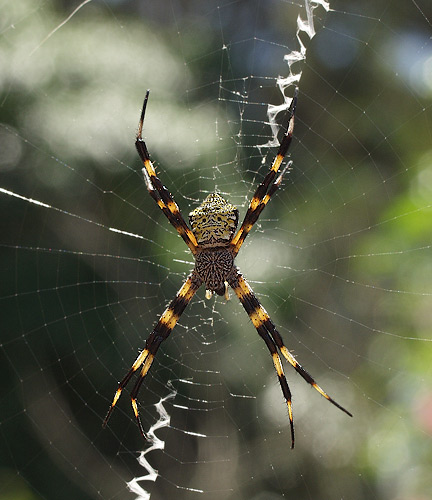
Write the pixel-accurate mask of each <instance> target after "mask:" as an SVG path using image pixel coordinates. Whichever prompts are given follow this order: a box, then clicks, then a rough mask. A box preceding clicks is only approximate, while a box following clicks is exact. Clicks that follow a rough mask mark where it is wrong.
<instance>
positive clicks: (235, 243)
mask: <svg viewBox="0 0 432 500" xmlns="http://www.w3.org/2000/svg"><path fill="white" fill-rule="evenodd" d="M297 96H298V88H296V89H295V92H294V97H293V99H292V102H291V106H290V108H289V113H290V119H289V122H288V127H287V131H286V133H285V135H284V138H283V139H282V142H281V144H280V146H279V150H278V152H277V155H276V158H275V159H274V161H273V164H272V166H271V168H270V171H269V172H268V174H267V175H266V176H265V178H264V180H263V181H262V182H261V184H260V185H259V186H258V187H257V189H256V191H255V193H254V195H253V197H252V200H251V202H250V204H249V208H248V210H247V212H246V215H245V218H244V220H243V223H242V225H241V227H240V229H239V230H238V232H237V234H236V235H235V236H234V238H233V239H232V241H231V246H232V247H233V252H234V255H237V253H238V252H239V250H240V247H241V246H242V244H243V242H244V240H245V239H246V236H247V235H248V233H249V231H250V230H251V229H252V227H253V225H254V224H255V222H256V221H257V220H258V217H259V216H260V214H261V212H262V211H263V210H264V207H265V206H266V205H267V203H268V202H269V200H270V198H271V196H272V195H273V194H274V193H275V192H276V190H277V189H278V187H279V186H280V184H281V182H282V177H283V174H284V173H285V172H286V170H287V169H289V168H290V166H291V165H292V162H290V163H288V165H287V166H286V167H285V168H284V169H283V171H282V173H281V174H280V175H279V176H278V177H277V178H276V175H277V173H278V171H279V168H280V166H281V164H282V161H283V159H284V157H285V155H286V154H287V152H288V148H289V147H290V144H291V140H292V135H293V131H294V117H295V110H296V105H297ZM275 179H276V180H275Z"/></svg>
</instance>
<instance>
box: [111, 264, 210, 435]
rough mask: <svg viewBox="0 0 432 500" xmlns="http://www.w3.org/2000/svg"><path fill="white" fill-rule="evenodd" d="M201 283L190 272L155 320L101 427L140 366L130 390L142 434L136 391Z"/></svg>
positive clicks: (120, 384)
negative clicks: (156, 320) (173, 297)
mask: <svg viewBox="0 0 432 500" xmlns="http://www.w3.org/2000/svg"><path fill="white" fill-rule="evenodd" d="M201 284H202V282H201V280H200V279H199V278H198V277H197V276H196V275H195V273H194V272H192V274H191V275H190V276H189V277H188V278H187V280H186V281H185V282H184V284H183V286H182V287H181V288H180V290H179V291H178V292H177V295H176V297H175V299H174V300H173V301H172V302H171V303H170V305H169V306H168V307H167V308H166V309H165V312H164V313H163V314H162V316H161V317H160V318H159V321H158V322H157V324H156V326H155V327H154V329H153V331H152V332H151V334H150V335H149V337H148V338H147V340H146V344H145V348H144V350H143V351H142V352H141V353H140V354H139V356H138V357H137V359H136V360H135V362H134V364H133V365H132V367H131V369H130V370H129V371H128V372H127V374H126V375H125V376H124V378H123V379H122V380H121V381H120V383H119V385H118V389H117V391H116V393H115V395H114V399H113V402H112V403H111V406H110V409H109V410H108V413H107V415H106V417H105V419H104V421H103V424H102V426H103V427H105V426H106V425H107V422H108V419H109V418H110V416H111V413H112V412H113V410H114V407H115V405H116V403H117V401H118V400H119V398H120V395H121V393H122V391H123V389H124V388H125V387H126V385H127V383H128V382H129V380H130V379H131V378H132V376H133V374H134V373H135V372H136V371H137V370H139V368H141V372H140V374H139V378H138V379H137V381H136V382H135V385H134V387H133V389H132V391H131V402H132V408H133V411H134V414H135V418H136V420H137V423H138V427H139V430H140V432H141V434H142V435H143V436H144V431H143V428H142V425H141V421H140V418H139V412H138V405H137V402H136V400H137V397H138V391H139V389H140V387H141V384H142V383H143V381H144V377H145V376H146V375H147V373H148V371H149V370H150V367H151V365H152V363H153V359H154V357H155V355H156V353H157V350H158V349H159V346H160V345H161V343H162V342H163V341H164V340H166V339H167V338H168V336H169V334H170V333H171V332H172V330H173V329H174V327H175V325H176V323H177V321H178V320H179V318H180V316H181V315H182V313H183V311H184V310H185V308H186V306H187V305H188V304H189V302H190V301H191V299H192V297H193V296H194V295H195V292H196V291H197V290H198V288H199V287H200V286H201Z"/></svg>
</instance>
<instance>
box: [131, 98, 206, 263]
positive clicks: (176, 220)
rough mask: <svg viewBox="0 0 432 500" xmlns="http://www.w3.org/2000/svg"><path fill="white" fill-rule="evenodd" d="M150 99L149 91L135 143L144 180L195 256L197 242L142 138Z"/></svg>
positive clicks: (151, 194) (152, 195)
mask: <svg viewBox="0 0 432 500" xmlns="http://www.w3.org/2000/svg"><path fill="white" fill-rule="evenodd" d="M148 97H149V91H147V93H146V96H145V99H144V104H143V108H142V112H141V118H140V121H139V125H138V133H137V138H136V141H135V146H136V149H137V151H138V154H139V156H140V158H141V161H142V162H143V164H144V168H143V169H142V171H143V174H144V180H145V182H146V186H147V190H148V192H149V193H150V196H151V197H152V198H153V199H154V200H155V202H156V203H157V205H158V206H159V208H160V209H161V210H162V212H163V213H164V214H165V215H166V217H167V218H168V220H169V221H170V223H171V224H172V225H173V226H174V227H175V229H176V230H177V232H178V233H179V234H180V236H181V237H182V238H183V240H184V242H185V243H186V245H187V246H188V247H189V248H190V250H191V252H192V253H193V254H194V255H195V254H196V250H197V245H198V244H197V241H196V238H195V236H194V234H193V233H192V231H191V230H190V228H189V227H188V225H187V224H186V222H185V220H184V218H183V216H182V214H181V212H180V208H179V206H178V205H177V203H176V202H175V201H174V198H173V197H172V194H171V193H170V192H169V191H168V189H167V188H166V187H165V186H164V185H163V184H162V181H161V180H160V179H159V177H158V176H157V175H156V171H155V169H154V167H153V164H152V162H151V161H150V155H149V153H148V150H147V146H146V143H145V142H144V139H143V138H142V129H143V124H144V116H145V111H146V108H147V102H148Z"/></svg>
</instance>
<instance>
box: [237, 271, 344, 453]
mask: <svg viewBox="0 0 432 500" xmlns="http://www.w3.org/2000/svg"><path fill="white" fill-rule="evenodd" d="M229 284H230V286H231V287H232V288H233V289H234V291H235V293H236V295H237V297H238V298H239V300H240V302H241V303H242V305H243V307H244V308H245V310H246V312H247V313H248V315H249V317H250V319H251V321H252V323H253V325H254V326H255V328H256V329H257V331H258V333H259V334H260V336H261V337H263V335H262V332H263V331H265V332H266V333H267V335H268V336H269V337H271V339H272V342H273V343H274V344H275V345H276V346H277V347H278V348H279V350H280V352H281V353H282V355H283V356H284V358H285V359H286V360H287V361H288V363H290V365H291V366H292V367H293V368H294V369H295V370H296V372H297V373H298V374H299V375H300V376H301V377H302V378H303V379H304V380H305V381H306V382H307V383H308V384H310V385H311V386H312V387H313V388H314V389H315V390H317V391H318V392H319V393H320V394H321V396H323V397H324V398H326V399H327V401H330V403H332V404H333V405H334V406H336V407H337V408H339V409H340V410H342V411H343V412H344V413H346V414H347V415H349V416H350V417H352V414H351V413H350V412H349V411H348V410H346V409H345V408H344V407H343V406H341V405H340V404H339V403H337V402H336V401H335V400H334V399H333V398H331V397H330V396H329V395H328V394H327V393H326V392H324V391H323V390H322V389H321V387H320V386H319V385H318V384H317V383H316V382H315V380H314V379H313V378H312V376H311V375H310V374H309V373H308V372H307V371H306V370H305V369H304V368H303V367H302V366H301V365H300V364H299V363H298V362H297V361H296V359H295V358H294V356H293V355H292V354H291V353H290V352H289V350H288V349H287V347H286V346H285V345H284V343H283V340H282V337H281V335H280V334H279V332H278V331H277V330H276V327H275V325H274V323H273V322H272V320H271V319H270V316H269V315H268V313H267V311H266V310H265V309H264V307H263V306H262V305H261V304H260V302H259V300H258V299H257V298H256V296H255V294H254V293H253V290H252V288H251V287H250V286H249V284H248V283H247V282H246V280H245V279H244V278H243V276H242V275H241V274H240V273H239V272H238V273H237V276H236V277H235V278H233V279H231V281H230V283H229ZM263 338H264V337H263ZM266 343H267V341H266ZM272 356H273V353H272ZM274 360H275V357H274V356H273V362H275V361H274ZM279 362H280V361H279ZM275 367H276V370H278V369H277V366H276V363H275ZM281 373H282V376H283V372H281ZM278 376H279V379H281V376H280V375H279V371H278ZM284 378H285V377H284ZM281 385H282V383H281ZM282 391H284V390H283V388H282ZM284 396H285V399H287V397H286V395H285V392H284ZM287 404H288V408H289V413H290V424H291V436H292V439H293V441H292V446H294V431H293V424H292V414H291V401H289V402H288V399H287Z"/></svg>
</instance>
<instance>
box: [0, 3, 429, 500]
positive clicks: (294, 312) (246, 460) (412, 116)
mask: <svg viewBox="0 0 432 500" xmlns="http://www.w3.org/2000/svg"><path fill="white" fill-rule="evenodd" d="M0 6H1V16H0V26H1V38H0V91H1V99H0V102H1V106H0V122H1V123H0V206H1V208H0V210H1V231H0V252H1V258H0V262H1V263H0V290H1V298H0V314H1V315H0V318H1V330H0V356H1V358H0V359H1V360H0V373H1V376H0V384H1V391H0V443H1V446H0V499H2V500H3V499H7V500H37V499H58V498H62V499H65V500H67V499H83V500H87V499H89V500H90V499H95V498H99V499H100V498H103V499H126V498H135V497H136V494H132V493H131V492H130V491H129V489H128V486H127V483H130V481H132V480H133V479H134V478H138V477H140V476H145V475H146V474H147V473H146V471H145V470H144V469H143V468H142V467H141V465H140V464H139V463H138V462H137V460H136V459H137V457H138V456H139V455H140V452H141V450H144V449H146V448H148V446H149V444H148V443H145V442H143V441H142V439H141V437H140V436H139V433H138V430H137V428H136V424H135V421H134V418H133V414H132V410H131V408H130V403H129V399H128V391H125V394H124V395H123V397H122V398H121V400H120V401H119V403H118V405H117V406H118V408H116V411H115V413H114V414H113V416H112V419H111V421H110V423H109V427H108V428H107V429H105V430H102V428H101V422H102V419H103V417H104V415H105V413H106V411H107V409H108V407H109V404H110V402H111V400H112V396H113V394H114V391H115V389H116V384H117V381H118V380H119V379H120V378H121V377H122V376H123V374H124V373H125V372H126V371H127V370H128V368H129V367H130V365H131V363H132V362H133V360H134V359H135V357H136V355H137V353H138V351H139V349H141V348H142V347H143V343H144V339H145V337H146V335H147V334H148V333H149V331H150V329H151V326H152V325H153V324H154V322H155V321H156V319H157V317H158V316H159V315H160V314H161V312H162V311H163V308H164V307H165V305H166V303H167V302H168V301H169V300H170V299H171V298H172V297H173V296H174V294H175V293H176V291H177V290H178V288H179V287H180V285H181V282H182V280H183V279H184V277H185V276H186V274H187V273H188V272H189V270H190V268H191V267H192V265H193V263H192V258H191V256H190V255H189V253H188V252H187V251H186V250H187V249H186V248H185V247H184V245H183V243H182V241H181V240H180V238H178V236H177V235H176V233H175V231H174V230H173V229H172V228H171V227H170V226H169V225H168V223H167V221H166V220H165V218H164V216H163V214H162V213H160V211H159V210H158V208H157V207H156V206H155V204H154V203H153V202H152V200H151V199H150V197H149V196H148V195H147V193H146V190H145V186H144V183H143V179H142V177H141V172H140V168H141V166H140V164H139V160H138V158H137V155H136V152H135V150H134V137H135V133H136V126H137V122H138V118H139V113H140V105H141V103H142V99H143V97H144V94H145V91H146V89H147V88H150V89H151V97H150V102H149V105H148V112H147V116H146V123H145V137H146V141H147V144H148V146H149V149H150V153H151V155H152V157H153V158H154V159H155V160H156V164H157V166H158V171H159V172H160V175H161V177H162V179H163V181H164V182H165V183H166V185H167V186H169V188H170V190H171V191H172V193H173V194H174V196H175V199H176V201H177V202H178V203H179V205H180V206H181V207H182V209H183V213H184V215H187V214H188V212H189V211H190V210H191V209H193V208H195V207H196V206H197V204H198V203H199V201H200V200H202V199H203V198H204V197H205V196H206V194H207V193H209V192H211V191H212V190H214V189H218V190H219V191H220V192H222V193H223V194H224V196H226V197H227V198H228V199H229V201H231V202H232V203H235V204H236V205H237V206H239V207H240V211H241V214H244V212H245V209H246V207H247V200H248V199H249V198H250V196H251V195H252V193H253V191H254V187H255V185H256V184H257V183H258V182H259V181H260V180H261V179H262V178H263V176H264V175H265V172H266V170H267V168H268V162H269V161H271V158H272V155H274V153H275V150H274V149H272V148H266V147H261V148H257V147H256V146H257V145H263V144H265V143H266V142H267V141H268V140H269V139H270V138H271V130H270V127H269V126H268V123H267V114H266V111H267V104H269V103H271V104H280V103H281V102H282V98H281V94H280V92H279V90H278V89H277V86H276V78H277V77H278V76H279V75H282V76H287V75H288V67H287V65H286V62H284V60H283V57H284V55H285V54H287V53H289V52H290V51H293V50H298V49H299V45H298V40H297V39H296V21H297V16H298V15H299V14H300V15H301V16H302V18H303V19H305V18H306V14H305V10H304V5H303V4H302V3H301V2H285V1H280V0H266V1H245V0H238V1H229V2H227V1H225V0H219V1H213V0H212V1H208V2H200V1H192V0H184V1H180V0H178V1H161V2H149V1H138V0H135V1H132V0H130V1H128V0H124V1H121V0H116V1H108V0H105V1H104V2H98V1H89V2H83V3H80V2H71V1H54V0H44V1H39V0H38V1H34V0H33V1H30V0H17V1H14V2H10V1H7V0H4V1H2V2H0ZM314 16H315V23H316V25H315V27H316V29H317V34H316V36H315V37H314V38H313V39H312V41H311V42H310V43H309V42H308V37H307V36H305V34H304V33H303V34H302V35H301V40H302V41H303V42H304V43H305V44H306V45H307V60H306V63H304V64H297V66H295V70H296V71H300V70H301V71H302V77H301V81H300V98H299V106H298V114H297V121H296V129H295V141H294V142H293V145H292V148H291V157H292V159H293V161H294V165H293V170H292V171H291V172H290V173H289V175H287V176H286V178H285V180H284V183H283V189H281V191H280V192H279V193H278V195H277V196H275V198H274V199H273V200H272V202H271V203H270V204H269V206H268V207H267V208H266V212H265V213H263V215H262V217H261V219H260V222H259V224H257V227H256V228H255V229H254V231H253V233H251V235H250V236H249V237H248V239H247V242H246V243H245V245H244V248H243V249H242V252H241V254H240V256H239V258H238V263H239V265H240V267H241V269H242V271H243V272H244V274H245V275H246V277H248V279H249V280H250V282H251V284H252V286H253V288H254V290H255V291H256V292H257V294H258V296H259V297H260V299H261V301H262V302H263V304H264V305H265V307H266V309H267V311H268V312H269V313H270V314H271V316H272V318H273V319H274V321H275V323H276V324H277V325H278V328H279V330H280V332H281V334H282V335H283V336H284V338H285V341H286V344H287V345H288V347H289V348H290V349H292V351H293V353H294V354H295V355H296V356H297V357H298V359H299V360H300V361H301V363H302V364H303V365H304V366H305V367H306V368H307V369H308V370H309V371H310V372H311V373H312V374H313V375H314V376H315V378H316V379H317V380H318V382H319V383H320V385H321V386H323V387H324V388H325V389H326V390H327V391H328V392H329V393H330V394H331V395H332V396H334V398H335V399H336V400H337V401H339V402H340V403H341V404H342V405H343V406H345V407H347V408H349V410H350V411H352V413H353V414H354V418H353V419H349V418H348V417H346V416H345V415H344V414H342V413H340V412H338V410H337V409H335V408H333V407H331V405H329V404H328V403H327V402H326V401H325V400H323V399H322V398H320V396H319V395H318V394H317V393H315V391H313V390H311V389H310V388H309V387H308V386H307V385H306V384H305V383H304V382H303V381H302V380H300V379H299V377H298V376H297V375H296V374H295V373H293V372H292V370H290V369H289V367H287V368H286V374H287V377H288V380H289V383H290V387H291V389H292V392H293V400H294V412H295V413H294V418H295V424H296V448H295V450H294V451H291V450H290V449H289V448H290V437H289V425H288V418H287V414H286V407H285V405H284V403H283V399H282V395H281V393H280V389H279V387H278V384H277V379H276V377H275V375H274V372H273V368H272V363H271V360H270V359H269V355H268V352H267V350H266V349H265V346H264V345H262V342H261V340H260V339H259V338H258V336H257V335H256V333H255V330H254V329H253V327H252V325H251V323H250V321H249V320H248V318H247V316H246V314H245V313H244V311H243V310H242V309H241V306H240V305H239V303H238V302H237V301H236V300H235V299H234V298H232V300H230V301H229V302H228V303H226V304H225V303H224V301H223V300H221V299H220V298H217V299H212V300H210V301H207V300H205V299H204V291H203V290H202V291H201V292H200V293H199V294H198V295H197V297H196V298H195V300H194V301H193V303H192V304H191V306H190V307H189V309H188V310H187V312H186V313H185V314H184V316H183V317H182V318H181V320H180V322H179V325H178V326H177V327H176V329H175V331H174V332H173V334H172V336H171V338H170V339H169V341H168V342H166V345H163V348H161V350H160V353H159V354H158V358H157V360H156V361H155V363H154V366H153V367H152V371H151V373H150V374H149V375H148V377H147V379H146V382H145V384H144V386H143V389H142V390H141V393H140V411H141V414H142V419H143V424H144V427H145V428H146V429H149V428H150V427H151V426H152V425H154V424H155V423H157V422H158V419H159V413H158V410H157V408H156V406H155V405H156V404H157V403H158V402H159V401H160V399H161V398H167V397H168V399H167V400H166V401H165V402H164V407H165V409H166V411H167V412H168V414H169V415H170V417H171V420H170V424H169V426H165V427H162V428H161V429H160V430H158V431H156V435H157V436H158V437H159V438H160V439H162V440H163V441H164V442H165V449H164V450H159V451H152V452H150V453H148V454H147V455H146V456H145V458H146V459H147V460H148V461H149V462H150V464H151V465H152V466H153V467H154V468H155V469H157V470H158V471H159V476H158V478H157V480H156V482H143V481H141V482H139V481H138V482H137V483H135V484H141V486H142V487H143V488H145V489H147V490H148V491H149V492H151V498H152V500H158V499H171V498H177V499H182V500H183V499H185V500H186V499H195V498H205V499H206V500H210V499H211V500H212V499H235V500H239V499H245V500H246V499H247V500H277V499H281V498H296V499H311V498H314V499H316V498H320V499H335V498H349V499H354V498H355V499H363V498H364V499H366V498H367V499H371V498H377V499H380V500H387V499H392V500H427V499H430V498H432V493H431V491H432V475H431V473H430V471H431V468H432V439H431V436H432V369H431V366H432V332H431V316H432V313H431V311H432V307H431V293H432V289H431V280H432V260H431V238H432V210H431V205H432V203H431V202H432V149H431V145H432V120H431V118H432V114H431V101H432V41H431V25H432V24H431V23H432V10H431V5H430V2H429V1H428V0H422V1H418V0H417V1H416V2H414V1H404V2H400V1H395V0H376V1H375V2H367V1H364V0H363V1H359V2H343V1H332V2H331V9H330V11H329V12H327V13H326V12H325V10H324V9H323V8H322V7H318V8H317V9H316V10H315V11H314ZM291 94H292V87H291V88H289V89H287V91H286V95H287V96H289V95H291ZM278 122H279V123H282V122H283V114H281V116H279V117H278ZM113 229H114V230H113ZM119 231H121V232H119ZM126 233H129V235H128V234H126ZM173 391H174V392H175V395H173ZM142 498H144V497H142Z"/></svg>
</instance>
